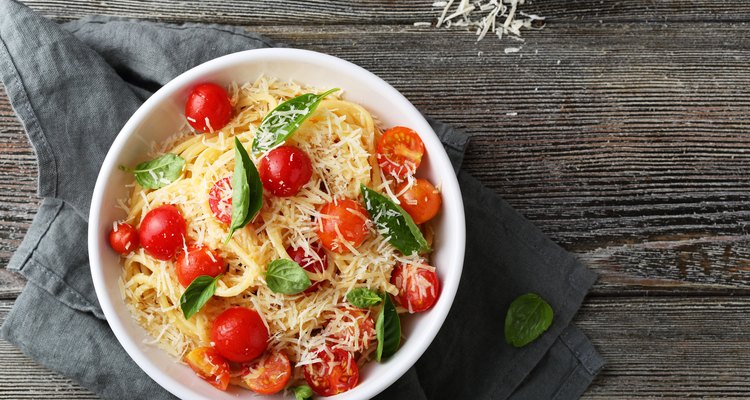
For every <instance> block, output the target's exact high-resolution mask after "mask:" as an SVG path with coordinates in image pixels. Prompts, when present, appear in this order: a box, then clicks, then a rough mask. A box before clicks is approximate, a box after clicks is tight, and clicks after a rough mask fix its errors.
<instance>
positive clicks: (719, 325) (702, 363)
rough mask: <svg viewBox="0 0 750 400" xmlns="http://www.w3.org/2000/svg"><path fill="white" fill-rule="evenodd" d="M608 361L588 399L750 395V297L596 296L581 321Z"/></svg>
mask: <svg viewBox="0 0 750 400" xmlns="http://www.w3.org/2000/svg"><path fill="white" fill-rule="evenodd" d="M575 322H576V323H577V324H578V325H579V326H580V327H581V329H583V331H584V332H586V334H587V335H588V336H589V337H590V338H591V339H592V341H593V342H594V344H595V345H596V347H597V349H598V350H599V351H600V352H601V354H602V355H603V356H604V357H605V358H606V359H607V363H608V364H607V366H606V367H605V369H604V370H603V371H602V372H601V374H600V375H599V376H598V378H597V379H596V380H595V381H594V384H593V385H592V386H591V387H590V388H589V390H588V391H587V393H586V395H585V396H584V398H586V399H605V398H606V399H637V398H660V399H662V398H663V399H685V398H693V397H700V398H707V397H708V398H748V397H750V385H748V382H750V379H748V378H750V371H748V368H747V365H748V362H750V352H748V348H749V345H750V343H749V340H750V338H748V335H747V333H746V326H747V324H748V323H749V322H750V298H748V297H741V298H737V297H714V298H681V297H680V298H632V299H631V298H590V299H589V300H588V301H587V303H586V304H585V305H584V306H583V308H582V309H581V312H580V313H579V315H578V316H577V318H576V321H575Z"/></svg>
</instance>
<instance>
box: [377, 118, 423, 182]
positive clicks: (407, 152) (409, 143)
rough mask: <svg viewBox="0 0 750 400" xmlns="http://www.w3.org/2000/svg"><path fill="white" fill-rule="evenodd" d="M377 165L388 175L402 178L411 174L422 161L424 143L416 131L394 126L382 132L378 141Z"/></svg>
mask: <svg viewBox="0 0 750 400" xmlns="http://www.w3.org/2000/svg"><path fill="white" fill-rule="evenodd" d="M377 153H378V155H377V157H378V165H380V168H382V169H383V172H385V173H386V174H388V175H391V176H394V177H396V178H398V179H403V178H405V177H407V176H409V175H413V174H414V172H416V171H417V168H419V164H421V163H422V156H424V143H423V142H422V139H420V138H419V135H418V134H417V132H414V131H413V130H411V129H409V128H406V127H403V126H395V127H393V128H391V129H388V130H387V131H385V132H383V136H381V137H380V140H379V141H378V152H377Z"/></svg>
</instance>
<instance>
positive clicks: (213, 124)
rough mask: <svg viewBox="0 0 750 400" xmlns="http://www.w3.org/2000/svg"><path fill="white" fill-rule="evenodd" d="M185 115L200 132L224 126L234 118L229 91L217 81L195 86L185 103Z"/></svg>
mask: <svg viewBox="0 0 750 400" xmlns="http://www.w3.org/2000/svg"><path fill="white" fill-rule="evenodd" d="M185 117H186V118H187V121H188V123H189V124H190V126H192V127H193V129H195V130H196V131H198V132H203V133H206V132H211V131H218V130H219V129H221V128H223V127H224V126H225V125H226V124H227V123H229V120H231V119H232V104H231V102H230V101H229V95H228V94H227V91H226V90H225V89H224V88H223V87H221V86H219V85H217V84H215V83H202V84H200V85H198V86H196V87H194V88H193V90H192V91H191V92H190V95H188V99H187V102H186V103H185Z"/></svg>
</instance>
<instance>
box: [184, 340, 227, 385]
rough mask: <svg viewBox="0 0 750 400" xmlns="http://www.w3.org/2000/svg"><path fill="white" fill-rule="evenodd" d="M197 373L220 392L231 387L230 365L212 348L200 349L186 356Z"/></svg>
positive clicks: (187, 361)
mask: <svg viewBox="0 0 750 400" xmlns="http://www.w3.org/2000/svg"><path fill="white" fill-rule="evenodd" d="M185 362H186V363H187V365H189V366H190V368H192V369H193V371H195V373H196V374H197V375H198V376H200V377H201V378H203V379H204V380H206V381H207V382H208V383H210V384H212V385H214V386H215V387H216V388H217V389H219V390H227V387H229V363H228V362H227V360H225V359H224V358H223V357H221V355H219V353H218V352H217V351H216V350H214V349H212V348H211V347H198V348H196V349H193V350H192V351H191V352H190V353H188V354H187V355H186V356H185Z"/></svg>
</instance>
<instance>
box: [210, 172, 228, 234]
mask: <svg viewBox="0 0 750 400" xmlns="http://www.w3.org/2000/svg"><path fill="white" fill-rule="evenodd" d="M208 206H209V207H211V212H212V213H213V214H214V217H216V219H218V220H219V221H221V222H223V223H225V224H227V225H229V224H231V223H232V178H230V177H226V178H223V179H219V180H218V181H216V183H214V185H213V186H212V187H211V190H210V191H209V192H208Z"/></svg>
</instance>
